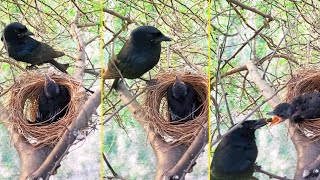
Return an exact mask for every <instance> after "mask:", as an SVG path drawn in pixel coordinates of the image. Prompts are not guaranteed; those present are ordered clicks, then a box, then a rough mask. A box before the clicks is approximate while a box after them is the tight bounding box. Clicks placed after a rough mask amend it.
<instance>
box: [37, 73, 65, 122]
mask: <svg viewBox="0 0 320 180" xmlns="http://www.w3.org/2000/svg"><path fill="white" fill-rule="evenodd" d="M69 102H70V94H69V91H68V90H67V88H66V87H64V86H62V85H59V84H57V83H56V82H55V81H54V80H53V79H51V78H50V77H49V76H48V75H45V84H44V87H43V89H42V91H41V92H40V95H39V98H38V113H37V117H36V121H35V123H41V124H51V123H52V122H56V121H58V120H59V119H60V118H62V117H63V116H64V115H65V114H66V112H67V109H68V104H69Z"/></svg>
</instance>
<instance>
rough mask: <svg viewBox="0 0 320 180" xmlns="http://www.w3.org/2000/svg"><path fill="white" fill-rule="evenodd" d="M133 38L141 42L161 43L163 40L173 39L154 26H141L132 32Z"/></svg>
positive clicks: (136, 41) (134, 40)
mask: <svg viewBox="0 0 320 180" xmlns="http://www.w3.org/2000/svg"><path fill="white" fill-rule="evenodd" d="M131 40H132V41H133V42H135V43H139V44H145V45H147V44H149V45H152V44H160V43H161V42H162V41H171V39H170V38H169V37H167V36H165V35H163V34H162V33H161V32H160V31H159V30H158V29H157V28H155V27H152V26H140V27H138V28H136V29H134V30H133V31H132V32H131Z"/></svg>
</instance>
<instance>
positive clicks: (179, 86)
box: [172, 76, 188, 99]
mask: <svg viewBox="0 0 320 180" xmlns="http://www.w3.org/2000/svg"><path fill="white" fill-rule="evenodd" d="M187 93H188V88H187V86H186V84H185V83H184V82H182V81H181V80H180V79H179V78H178V76H176V81H175V82H174V83H173V85H172V94H173V96H174V97H175V98H176V99H183V98H184V97H185V96H186V95H187Z"/></svg>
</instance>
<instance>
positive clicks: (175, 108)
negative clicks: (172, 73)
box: [167, 77, 200, 123]
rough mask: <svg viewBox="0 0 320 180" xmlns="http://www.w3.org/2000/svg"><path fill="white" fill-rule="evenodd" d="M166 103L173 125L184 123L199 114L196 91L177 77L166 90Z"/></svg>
mask: <svg viewBox="0 0 320 180" xmlns="http://www.w3.org/2000/svg"><path fill="white" fill-rule="evenodd" d="M167 102H168V107H169V112H170V119H171V122H173V123H185V122H187V121H190V120H192V119H194V118H195V117H196V116H198V115H199V114H200V108H199V107H200V101H199V98H198V95H197V92H196V90H195V89H194V88H193V87H192V85H191V84H189V83H184V82H182V81H181V80H180V79H179V78H178V77H176V81H175V82H174V83H173V85H172V86H170V87H169V88H168V90H167Z"/></svg>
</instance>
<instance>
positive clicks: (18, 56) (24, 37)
mask: <svg viewBox="0 0 320 180" xmlns="http://www.w3.org/2000/svg"><path fill="white" fill-rule="evenodd" d="M32 35H34V34H33V33H32V32H30V31H29V30H28V29H27V27H26V26H24V25H23V24H21V23H18V22H14V23H11V24H9V25H7V26H6V27H5V28H4V30H3V35H2V37H1V41H3V42H4V44H5V47H6V49H7V52H8V54H9V56H10V57H11V58H13V59H15V60H17V61H22V62H27V63H30V64H31V66H27V67H28V68H31V67H34V66H35V65H41V64H44V63H50V64H52V65H54V66H55V67H56V68H58V69H59V70H60V71H62V72H65V73H66V69H67V68H68V67H69V64H60V63H58V62H57V61H55V60H54V58H58V57H61V56H64V53H63V52H59V51H55V50H54V49H53V48H52V47H50V46H49V45H48V44H46V43H42V42H39V41H37V40H35V39H33V38H32V37H30V36H32Z"/></svg>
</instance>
